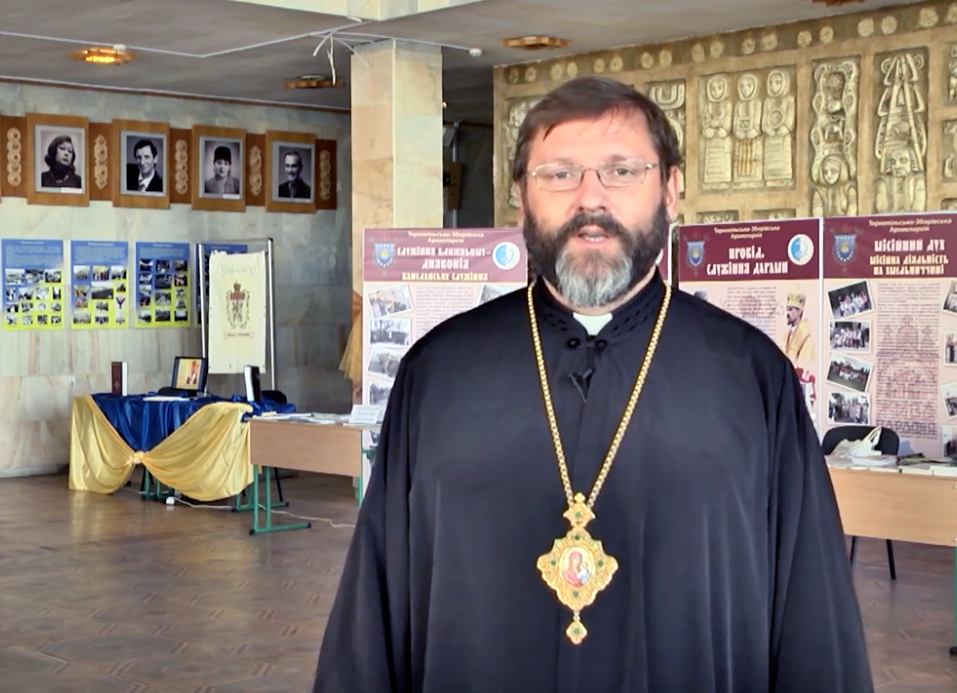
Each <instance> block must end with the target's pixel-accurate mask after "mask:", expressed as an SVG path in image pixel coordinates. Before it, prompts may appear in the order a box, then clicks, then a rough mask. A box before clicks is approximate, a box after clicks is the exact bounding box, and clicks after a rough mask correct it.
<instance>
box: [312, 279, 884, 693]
mask: <svg viewBox="0 0 957 693" xmlns="http://www.w3.org/2000/svg"><path fill="white" fill-rule="evenodd" d="M662 294H663V283H662V280H661V278H660V277H659V276H658V275H657V274H656V275H655V278H654V279H653V280H652V282H651V283H649V285H648V286H647V287H646V288H644V289H643V290H642V291H641V293H640V294H639V295H638V296H636V297H635V298H634V299H633V300H632V301H630V302H629V304H628V305H626V306H624V307H622V308H621V309H619V310H618V311H616V312H615V315H614V317H613V319H612V321H611V322H610V323H608V324H607V325H606V326H605V327H603V328H602V329H601V331H600V332H599V333H598V334H597V335H596V336H595V337H594V338H589V335H588V333H587V332H586V330H585V329H584V328H583V327H582V325H581V324H580V323H579V322H578V321H576V320H575V318H574V316H573V315H572V314H571V313H570V312H568V311H567V310H565V309H564V308H562V307H561V306H560V305H559V304H558V303H557V302H556V301H555V300H554V298H553V297H551V295H550V294H549V293H548V291H547V289H546V288H545V287H544V286H543V285H542V284H541V282H539V283H538V285H537V286H536V288H535V301H536V311H537V313H538V318H539V325H540V330H541V335H542V343H543V350H544V355H545V362H546V367H547V369H548V375H549V382H550V384H551V389H552V397H553V399H554V403H555V410H556V414H557V418H558V424H559V427H560V430H561V436H562V440H563V443H564V447H565V453H566V456H567V458H568V465H569V469H570V474H571V479H572V486H573V489H574V491H575V492H581V493H583V494H585V496H586V497H587V495H588V493H589V492H590V491H591V488H592V484H593V482H594V480H595V477H596V475H597V473H598V470H599V468H600V466H601V464H602V461H603V459H604V456H605V453H606V451H607V449H608V446H609V444H610V442H611V439H612V436H613V435H614V432H615V429H616V427H617V425H618V422H619V420H620V418H621V416H622V413H623V410H624V407H625V404H626V402H627V399H628V397H629V394H630V392H631V388H632V386H633V385H634V381H635V377H636V374H637V372H638V369H639V367H640V364H641V360H642V358H643V356H644V353H645V348H646V345H647V343H648V337H649V335H650V333H651V328H652V326H653V324H654V321H655V317H656V313H657V309H658V307H659V305H660V302H661V298H662ZM589 368H590V369H592V371H593V372H592V374H591V377H590V382H588V383H587V390H585V389H584V385H585V384H586V383H584V382H582V381H584V380H585V379H586V378H585V377H583V374H586V373H587V371H588V369H589ZM576 380H577V381H578V382H576ZM580 390H582V391H584V393H585V394H586V395H587V400H586V398H585V397H583V394H582V392H580ZM566 509H567V505H566V501H565V495H564V492H563V489H562V484H561V480H560V477H559V472H558V464H557V461H556V457H555V452H554V447H553V445H552V441H551V437H550V434H549V428H548V422H547V419H546V417H545V409H544V406H543V400H542V393H541V388H540V385H539V381H538V375H537V368H536V361H535V357H534V352H533V346H532V339H531V331H530V327H529V318H528V309H527V298H526V292H525V291H517V292H515V293H512V294H509V295H507V296H504V297H502V298H499V299H496V300H494V301H492V302H490V303H487V304H485V305H483V306H480V307H478V308H476V309H474V310H472V311H470V312H467V313H464V314H462V315H459V316H456V317H454V318H452V319H450V320H448V321H447V322H445V323H443V324H441V325H439V326H438V327H436V328H434V329H433V330H432V331H431V332H430V333H428V334H427V335H426V336H425V337H423V338H422V339H421V340H420V341H419V342H417V343H416V344H415V345H413V347H412V348H411V349H410V351H409V353H408V354H407V355H406V356H405V358H404V359H403V361H402V364H401V366H400V368H399V372H398V375H397V377H396V380H395V385H394V387H393V390H392V394H391V398H390V401H389V406H388V410H387V413H386V418H385V421H384V424H383V427H382V434H381V438H380V446H379V450H378V456H377V461H376V465H375V467H374V471H373V473H372V478H371V481H370V483H369V487H368V493H367V495H366V497H365V499H364V501H363V504H362V507H361V509H360V512H359V519H358V522H357V526H356V530H355V534H354V537H353V540H352V544H351V547H350V549H349V554H348V558H347V560H346V564H345V568H344V570H343V574H342V579H341V583H340V587H339V592H338V595H337V598H336V601H335V605H334V607H333V609H332V613H331V615H330V618H329V624H328V626H327V628H326V631H325V636H324V638H323V644H322V648H321V652H320V657H319V666H318V671H317V674H316V681H315V687H314V693H388V692H402V693H420V692H422V693H546V692H547V693H553V692H554V693H572V692H575V693H646V692H648V693H651V692H655V693H698V692H702V693H703V692H712V691H714V692H718V691H721V692H728V693H759V692H760V693H765V692H768V691H774V692H775V693H792V692H793V693H861V692H863V691H872V690H873V684H872V682H871V674H870V667H869V663H868V659H867V648H866V645H865V640H864V633H863V628H862V625H861V617H860V611H859V607H858V603H857V600H856V597H855V593H854V587H853V583H852V579H851V569H850V565H849V563H848V558H847V554H846V553H845V543H844V535H843V531H842V527H841V523H840V518H839V515H838V511H837V506H836V503H835V499H834V493H833V490H832V487H831V483H830V478H829V476H828V471H827V468H826V466H825V463H824V457H823V454H822V451H821V448H820V446H819V443H818V438H817V435H816V433H815V430H814V427H813V424H812V421H811V419H810V417H809V415H808V412H807V408H806V406H805V404H804V398H803V395H802V393H801V389H800V386H799V383H798V380H797V377H796V375H795V373H794V371H793V369H792V368H791V366H790V363H789V362H788V360H787V358H786V357H785V356H784V355H783V354H782V353H781V351H780V349H778V347H777V346H776V345H775V344H774V343H773V342H772V341H771V340H770V339H768V338H767V337H766V336H765V335H764V334H763V333H761V332H759V331H758V330H757V329H755V328H753V327H751V326H750V325H748V324H746V323H745V322H743V321H741V320H739V319H737V318H735V317H733V316H731V315H729V314H727V313H724V312H722V311H720V310H718V309H717V308H715V307H713V306H711V305H709V304H707V303H706V302H703V301H700V300H698V299H695V298H693V297H691V296H688V295H687V294H684V293H683V292H674V294H673V299H672V304H671V309H670V311H669V313H668V317H667V320H666V322H665V326H664V330H663V332H662V335H661V340H660V342H659V345H658V350H657V354H656V356H655V358H654V361H653V362H652V365H651V370H650V372H649V376H648V380H647V383H646V385H645V388H644V393H643V394H642V396H641V399H640V401H639V403H638V407H637V409H636V411H635V414H634V417H633V418H632V421H631V425H630V427H629V429H628V432H627V434H626V435H625V438H624V440H623V442H622V445H621V449H620V451H619V453H618V456H617V459H616V461H615V464H614V466H613V467H612V470H611V473H610V474H609V476H608V479H607V481H606V482H605V485H604V489H603V490H602V492H601V495H600V496H599V497H598V500H597V503H596V504H595V506H594V511H595V515H596V518H595V519H594V520H593V521H592V522H591V523H590V524H589V525H588V531H589V533H590V534H591V536H592V537H593V538H595V539H596V540H598V541H601V542H603V548H604V551H605V552H606V553H607V554H609V555H611V556H614V557H615V558H616V559H617V561H618V565H619V567H618V571H617V573H615V575H614V577H613V579H612V581H611V583H610V585H609V586H608V587H607V588H606V589H605V590H604V591H602V592H600V593H598V596H597V598H596V599H595V602H594V604H592V605H591V606H589V607H587V608H585V609H584V610H583V611H582V621H583V623H584V624H585V627H586V628H587V629H588V636H587V638H586V639H585V640H584V642H583V643H582V644H581V645H578V646H576V645H573V644H571V643H570V642H569V641H568V639H567V637H566V636H565V629H566V627H567V626H568V624H569V623H570V622H571V618H572V614H571V612H570V611H569V610H568V609H567V608H566V607H564V606H562V605H561V604H560V603H559V602H558V600H557V597H556V595H555V593H554V592H553V591H551V590H550V589H549V588H548V587H547V586H546V585H545V583H544V582H543V581H542V579H541V575H540V573H539V572H538V570H537V568H536V560H537V558H538V556H540V555H542V554H544V553H547V552H548V551H550V550H551V548H552V545H553V542H554V541H555V539H557V538H559V537H562V536H564V535H565V533H566V532H567V531H568V529H569V525H568V521H567V520H566V519H565V518H563V517H562V514H563V513H564V512H565V510H566Z"/></svg>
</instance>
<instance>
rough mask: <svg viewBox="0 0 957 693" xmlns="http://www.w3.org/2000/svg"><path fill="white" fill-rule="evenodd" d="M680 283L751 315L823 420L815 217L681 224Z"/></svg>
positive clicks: (817, 422)
mask: <svg viewBox="0 0 957 693" xmlns="http://www.w3.org/2000/svg"><path fill="white" fill-rule="evenodd" d="M678 245H679V256H678V257H679V261H678V262H679V264H678V285H679V288H680V289H681V290H682V291H686V292H688V293H691V294H694V295H695V296H697V297H699V298H701V299H703V300H705V301H709V302H710V303H713V304H714V305H716V306H718V307H719V308H721V309H723V310H725V311H727V312H729V313H731V314H733V315H736V316H738V317H739V318H741V319H743V320H746V321H747V322H749V323H751V324H752V325H754V326H755V327H757V328H758V329H760V330H761V331H762V332H764V333H765V334H767V335H768V336H769V337H770V338H771V339H773V340H774V343H775V344H777V345H778V346H779V347H780V348H781V350H782V351H783V352H784V353H785V354H787V355H788V358H789V359H790V360H791V363H792V364H793V365H794V368H795V370H796V371H797V374H798V377H799V378H800V380H801V385H802V387H803V389H804V397H805V401H806V403H807V405H808V409H809V410H810V412H811V416H812V418H813V419H814V422H815V426H817V428H818V430H819V431H820V430H821V427H822V419H823V417H822V413H823V409H822V403H821V401H820V400H821V396H820V393H819V391H820V384H821V382H822V377H823V372H822V365H823V362H822V359H821V351H822V349H821V345H822V339H823V337H822V334H823V325H822V319H821V312H822V310H821V306H822V296H821V250H820V249H821V220H820V219H786V220H776V221H754V222H729V223H722V224H693V225H689V226H682V227H681V229H680V230H679V235H678Z"/></svg>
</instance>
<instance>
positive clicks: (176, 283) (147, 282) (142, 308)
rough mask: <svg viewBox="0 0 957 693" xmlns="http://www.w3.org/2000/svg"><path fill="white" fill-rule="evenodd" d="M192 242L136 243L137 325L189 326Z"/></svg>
mask: <svg viewBox="0 0 957 693" xmlns="http://www.w3.org/2000/svg"><path fill="white" fill-rule="evenodd" d="M189 301H190V299H189V243H146V242H137V244H136V323H135V325H136V327H189V310H190V309H189Z"/></svg>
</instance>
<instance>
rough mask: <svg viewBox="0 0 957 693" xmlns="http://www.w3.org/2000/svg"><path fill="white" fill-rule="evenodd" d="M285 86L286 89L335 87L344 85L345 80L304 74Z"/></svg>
mask: <svg viewBox="0 0 957 693" xmlns="http://www.w3.org/2000/svg"><path fill="white" fill-rule="evenodd" d="M284 86H285V87H286V89H333V88H335V87H344V86H345V82H343V81H342V80H339V81H336V80H335V79H333V78H332V77H327V76H326V75H303V76H302V77H300V78H299V79H291V80H289V81H288V82H286V84H285V85H284Z"/></svg>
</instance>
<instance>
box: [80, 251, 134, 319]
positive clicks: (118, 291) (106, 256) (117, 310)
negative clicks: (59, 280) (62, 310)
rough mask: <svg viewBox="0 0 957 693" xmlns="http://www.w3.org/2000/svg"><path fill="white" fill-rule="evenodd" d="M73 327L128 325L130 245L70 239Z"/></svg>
mask: <svg viewBox="0 0 957 693" xmlns="http://www.w3.org/2000/svg"><path fill="white" fill-rule="evenodd" d="M70 267H71V272H72V274H73V301H72V303H71V306H72V311H71V312H72V316H73V317H72V320H71V324H72V329H74V330H93V329H100V330H102V329H122V328H126V327H128V326H129V297H130V291H129V287H130V280H129V267H130V244H129V243H127V242H126V241H73V242H72V243H71V244H70Z"/></svg>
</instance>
